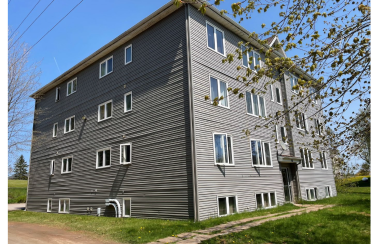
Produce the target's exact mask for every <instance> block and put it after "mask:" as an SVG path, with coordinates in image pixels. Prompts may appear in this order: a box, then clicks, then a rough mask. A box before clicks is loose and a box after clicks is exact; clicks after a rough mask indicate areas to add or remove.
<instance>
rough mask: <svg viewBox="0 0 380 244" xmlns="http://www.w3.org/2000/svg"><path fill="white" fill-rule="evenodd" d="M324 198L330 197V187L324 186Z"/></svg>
mask: <svg viewBox="0 0 380 244" xmlns="http://www.w3.org/2000/svg"><path fill="white" fill-rule="evenodd" d="M325 196H326V198H328V197H331V187H330V186H325Z"/></svg>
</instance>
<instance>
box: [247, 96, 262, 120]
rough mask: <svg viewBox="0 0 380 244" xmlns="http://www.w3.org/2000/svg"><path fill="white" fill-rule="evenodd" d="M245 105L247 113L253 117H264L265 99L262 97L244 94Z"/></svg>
mask: <svg viewBox="0 0 380 244" xmlns="http://www.w3.org/2000/svg"><path fill="white" fill-rule="evenodd" d="M245 97H246V103H247V113H248V114H251V115H254V116H261V117H262V118H265V117H266V109H265V99H264V97H261V96H258V95H256V94H252V93H251V92H248V91H247V92H246V93H245Z"/></svg>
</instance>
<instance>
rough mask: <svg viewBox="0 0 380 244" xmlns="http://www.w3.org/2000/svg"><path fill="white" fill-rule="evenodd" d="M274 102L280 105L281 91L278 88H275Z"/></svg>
mask: <svg viewBox="0 0 380 244" xmlns="http://www.w3.org/2000/svg"><path fill="white" fill-rule="evenodd" d="M276 101H277V103H278V104H282V102H281V90H280V88H277V87H276Z"/></svg>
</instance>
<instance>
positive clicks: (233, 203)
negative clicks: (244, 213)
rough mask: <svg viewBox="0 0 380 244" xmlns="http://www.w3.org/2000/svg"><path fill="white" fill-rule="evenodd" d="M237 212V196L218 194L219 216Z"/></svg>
mask: <svg viewBox="0 0 380 244" xmlns="http://www.w3.org/2000/svg"><path fill="white" fill-rule="evenodd" d="M237 212H238V209H237V197H236V196H227V197H225V196H223V197H222V196H220V197H219V196H218V216H225V215H229V214H234V213H237Z"/></svg>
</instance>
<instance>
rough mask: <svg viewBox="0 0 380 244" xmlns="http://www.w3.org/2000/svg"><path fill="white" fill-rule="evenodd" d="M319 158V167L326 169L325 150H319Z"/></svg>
mask: <svg viewBox="0 0 380 244" xmlns="http://www.w3.org/2000/svg"><path fill="white" fill-rule="evenodd" d="M319 160H320V161H321V167H322V169H328V168H327V162H326V152H325V151H322V152H319Z"/></svg>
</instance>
